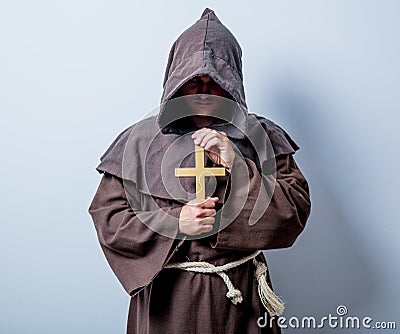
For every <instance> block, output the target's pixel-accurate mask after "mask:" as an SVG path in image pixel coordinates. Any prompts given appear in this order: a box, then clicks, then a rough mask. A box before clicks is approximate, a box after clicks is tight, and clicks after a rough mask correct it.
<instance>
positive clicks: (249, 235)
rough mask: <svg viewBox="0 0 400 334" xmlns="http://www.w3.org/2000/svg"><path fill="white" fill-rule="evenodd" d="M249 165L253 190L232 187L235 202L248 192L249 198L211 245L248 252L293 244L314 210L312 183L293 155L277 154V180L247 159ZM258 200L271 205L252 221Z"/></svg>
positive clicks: (246, 163)
mask: <svg viewBox="0 0 400 334" xmlns="http://www.w3.org/2000/svg"><path fill="white" fill-rule="evenodd" d="M245 165H247V168H248V175H249V177H250V182H249V186H248V189H249V190H248V191H247V193H246V192H245V191H244V190H243V188H244V187H239V188H238V190H237V191H232V190H231V191H230V192H229V197H230V196H233V198H232V203H234V204H233V205H235V203H238V202H240V199H241V198H243V196H246V195H247V200H246V201H245V204H244V206H243V208H241V209H240V213H239V214H238V216H237V217H236V218H235V219H234V220H233V221H232V222H231V223H229V224H228V225H227V226H226V227H225V228H223V229H222V230H220V231H219V232H218V234H217V235H215V236H214V237H213V238H212V239H211V246H212V247H214V248H224V249H233V250H246V251H252V250H259V249H274V248H285V247H290V246H291V245H292V244H293V243H294V241H295V240H296V238H297V237H298V235H299V234H300V233H301V232H302V230H303V229H304V226H305V224H306V221H307V219H308V216H309V214H310V209H311V202H310V196H309V188H308V184H307V181H306V179H305V178H304V176H303V174H302V173H301V171H300V170H299V168H298V167H297V165H296V162H295V160H294V158H293V155H292V154H284V155H279V156H277V157H276V182H272V181H271V178H270V177H268V176H266V175H264V174H262V173H260V172H259V171H258V169H257V167H256V165H255V163H254V162H253V161H251V160H250V159H247V158H246V159H245ZM233 168H235V164H234V166H233ZM228 187H229V182H228ZM272 192H273V193H272ZM268 193H269V194H270V195H268ZM271 193H272V197H271ZM245 198H246V197H245ZM269 199H271V201H270V202H269V203H268V201H269ZM257 201H262V202H261V203H262V205H263V203H265V206H267V205H268V207H267V208H266V210H265V208H264V210H263V211H264V213H263V214H262V215H261V217H260V218H259V219H258V220H257V221H256V222H255V223H253V224H249V219H250V216H251V215H252V212H253V209H254V207H255V206H256V204H257ZM258 204H259V203H258ZM231 209H234V208H228V210H229V211H234V210H231ZM223 214H224V211H223V212H222V215H223Z"/></svg>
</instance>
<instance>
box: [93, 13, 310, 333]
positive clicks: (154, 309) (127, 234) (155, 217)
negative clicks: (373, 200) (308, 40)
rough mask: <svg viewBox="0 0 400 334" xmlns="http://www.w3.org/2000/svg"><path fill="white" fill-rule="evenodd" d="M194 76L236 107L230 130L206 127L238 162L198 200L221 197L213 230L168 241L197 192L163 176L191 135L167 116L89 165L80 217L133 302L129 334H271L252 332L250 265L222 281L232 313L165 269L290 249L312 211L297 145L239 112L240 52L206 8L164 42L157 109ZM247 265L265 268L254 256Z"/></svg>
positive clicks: (209, 288) (197, 277)
mask: <svg viewBox="0 0 400 334" xmlns="http://www.w3.org/2000/svg"><path fill="white" fill-rule="evenodd" d="M196 75H208V76H210V77H211V78H213V79H214V81H216V82H217V83H218V84H220V86H221V87H223V88H224V89H225V90H226V91H227V92H228V93H229V95H230V96H231V97H232V100H233V101H234V102H235V103H237V104H238V105H239V108H237V109H235V112H237V115H235V118H234V121H233V122H232V124H215V125H212V126H211V127H213V128H215V129H217V130H220V131H224V132H226V133H227V135H228V137H229V138H230V140H231V142H232V143H233V144H234V146H235V150H236V151H237V157H238V158H235V162H234V165H233V167H232V171H231V173H230V174H229V173H228V175H227V176H225V177H218V178H216V181H215V184H214V186H213V187H211V185H213V184H212V181H208V184H207V187H206V189H211V190H209V191H211V192H210V193H208V194H207V195H217V196H218V197H219V198H220V201H219V204H218V209H219V214H218V217H217V219H216V223H215V229H214V231H213V232H211V233H209V234H205V235H203V236H202V238H199V239H191V238H188V237H185V236H183V235H181V234H180V233H179V231H178V218H179V214H180V210H181V208H182V206H183V205H184V203H186V202H187V201H189V200H191V199H192V198H193V196H194V193H195V190H194V178H180V179H179V178H175V177H165V173H164V168H165V170H166V171H167V173H168V171H170V170H172V171H173V168H174V167H179V166H180V167H186V166H193V165H194V154H193V153H191V154H188V155H187V156H186V157H185V158H184V159H181V157H179V154H180V153H179V152H181V151H183V152H190V147H189V146H188V145H189V144H190V143H188V142H185V141H183V143H182V144H181V146H179V147H178V150H176V151H174V152H175V154H168V158H166V152H168V149H169V148H171V147H172V145H173V143H175V142H176V139H177V138H181V137H182V134H183V133H185V131H189V132H190V131H192V130H193V129H186V128H176V127H174V126H172V125H171V123H169V122H168V121H167V122H165V119H168V117H169V114H168V113H169V112H170V111H169V109H168V107H165V108H164V107H162V108H160V113H159V115H158V116H157V117H150V118H148V119H146V120H143V121H141V122H139V123H137V124H135V125H134V126H131V127H129V128H128V129H126V130H125V131H123V132H122V133H121V134H120V135H119V136H118V137H117V138H116V140H115V141H114V142H113V143H112V144H111V146H110V147H109V149H108V150H107V151H106V152H105V153H104V154H103V156H102V157H101V163H100V164H99V166H98V167H97V170H98V171H99V172H100V173H103V174H104V175H103V177H102V179H101V182H100V185H99V188H98V190H97V192H96V194H95V197H94V199H93V201H92V203H91V205H90V208H89V212H90V214H91V216H92V218H93V222H94V225H95V227H96V231H97V234H98V238H99V242H100V245H101V247H102V250H103V252H104V254H105V256H106V258H107V260H108V262H109V264H110V266H111V268H112V270H113V271H114V273H115V275H116V276H117V278H118V279H119V281H120V282H121V284H122V285H123V287H124V288H125V290H126V291H127V293H129V295H130V296H131V303H130V308H129V316H128V325H127V333H130V334H133V333H166V334H169V333H171V334H175V333H176V334H180V333H204V334H207V333H210V334H211V333H250V334H251V333H280V330H279V328H278V326H277V324H276V323H275V322H273V327H272V328H270V327H269V326H267V327H265V328H259V326H258V325H257V319H258V318H259V317H261V316H264V314H265V309H264V308H263V306H262V304H261V302H260V299H259V296H258V294H257V285H256V280H255V278H254V266H253V264H252V262H251V261H250V262H248V263H245V264H243V265H241V266H239V267H237V268H234V269H232V270H230V271H229V272H227V274H228V276H229V277H230V279H231V281H232V283H233V285H234V286H235V287H236V288H237V289H239V290H240V291H241V292H242V294H243V302H242V303H241V304H237V305H234V304H232V303H231V302H230V300H229V299H228V298H227V297H226V296H225V294H226V292H227V287H226V286H225V284H224V282H223V281H222V279H221V278H220V277H219V276H218V275H215V274H200V273H190V272H186V271H182V270H179V269H163V266H164V265H165V264H166V263H171V262H182V261H207V262H210V263H212V264H214V265H222V264H226V263H228V262H231V261H234V260H238V259H241V258H242V257H244V256H246V255H248V254H250V253H251V252H253V251H255V250H258V249H274V248H283V247H289V246H291V245H292V244H293V242H294V241H295V240H296V238H297V236H298V235H299V234H300V233H301V231H302V230H303V229H304V226H305V224H306V221H307V218H308V216H309V212H310V199H309V192H308V185H307V182H306V180H305V178H304V176H303V175H302V173H301V172H300V170H299V168H298V167H297V165H296V163H295V161H294V158H293V154H294V153H295V151H297V150H298V146H297V145H296V144H295V143H294V141H293V140H292V139H291V138H290V137H289V136H288V135H287V133H286V132H285V131H284V130H283V129H281V128H280V127H279V126H277V125H276V124H274V123H273V122H272V121H270V120H268V119H265V118H263V117H260V116H257V115H254V114H248V113H247V111H246V109H245V108H246V102H245V97H244V89H243V83H242V72H241V50H240V46H239V44H238V43H237V41H236V39H235V38H234V37H233V35H232V34H231V33H230V32H229V30H227V29H226V28H225V27H224V26H223V25H222V24H221V22H220V21H219V20H218V18H217V17H216V16H215V14H214V12H213V11H210V10H209V9H206V10H205V11H204V13H203V15H202V17H201V18H200V20H198V21H197V22H196V23H195V24H194V25H193V26H191V27H190V28H188V29H187V30H186V31H185V32H184V33H183V34H182V35H181V36H180V37H179V38H178V39H177V41H176V42H175V43H174V45H173V47H172V49H171V52H170V57H169V60H168V65H167V70H166V74H165V80H164V93H163V97H162V103H164V104H165V103H168V101H170V99H172V98H174V97H176V95H177V93H178V92H179V88H180V87H181V86H182V85H183V84H184V83H185V82H186V81H187V80H189V79H190V78H192V77H194V76H196ZM236 116H237V117H236ZM160 130H161V131H160ZM249 138H252V139H253V140H255V141H256V144H254V142H252V141H251V140H249ZM263 142H265V145H260V143H263ZM191 145H193V142H191ZM239 155H240V156H241V158H239ZM206 163H207V165H208V166H212V165H213V164H212V162H211V161H210V160H209V159H207V160H206ZM168 175H169V174H167V176H168ZM165 179H167V180H165ZM170 180H171V181H170ZM166 181H167V182H166ZM168 182H171V183H170V184H169V183H168ZM178 183H179V184H178ZM178 185H180V187H178ZM171 188H173V192H172V193H171V191H170V190H171ZM175 188H179V189H180V190H177V191H176V192H174V191H175ZM243 198H244V200H245V201H244V202H243ZM238 203H243V205H242V204H240V205H239V204H238ZM260 203H261V204H260ZM268 203H269V205H268ZM254 212H256V213H259V215H258V216H257V214H256V215H255V216H256V218H254V217H253V216H252V215H254ZM252 219H253V220H254V219H255V221H254V222H252V223H251V224H250V222H251V221H252ZM257 260H259V261H262V262H265V258H264V256H263V255H259V256H258V257H257ZM268 280H269V277H268ZM269 283H270V282H269Z"/></svg>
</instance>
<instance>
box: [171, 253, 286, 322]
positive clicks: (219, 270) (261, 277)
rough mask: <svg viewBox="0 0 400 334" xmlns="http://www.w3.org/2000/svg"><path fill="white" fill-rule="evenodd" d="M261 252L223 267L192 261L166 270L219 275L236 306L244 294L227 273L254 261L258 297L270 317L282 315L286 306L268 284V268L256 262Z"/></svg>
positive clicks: (172, 265) (177, 264)
mask: <svg viewBox="0 0 400 334" xmlns="http://www.w3.org/2000/svg"><path fill="white" fill-rule="evenodd" d="M260 253H261V251H260V250H259V251H257V252H255V253H253V254H250V255H248V256H246V257H244V258H242V259H240V260H237V261H233V262H229V263H227V264H224V265H222V266H214V265H213V264H211V263H208V262H205V261H198V262H195V261H193V262H192V261H190V262H180V263H169V264H166V265H165V266H164V268H166V269H181V270H186V271H192V272H196V273H202V274H217V275H219V276H220V277H221V278H222V279H223V281H224V283H225V284H226V286H227V288H228V292H227V293H226V296H227V297H228V298H229V299H230V300H231V301H232V303H233V304H234V305H236V304H237V303H241V302H242V301H243V297H242V293H241V292H240V290H238V289H236V288H235V287H234V286H233V284H232V281H231V280H230V279H229V277H228V275H227V274H226V273H225V271H228V270H230V269H232V268H235V267H238V266H240V265H242V264H243V263H246V262H247V261H249V260H251V259H253V264H254V266H255V267H256V270H255V273H254V276H255V277H256V279H257V282H258V295H259V296H260V299H261V302H262V304H263V305H264V307H265V308H266V309H267V311H268V313H269V315H270V316H275V315H281V314H282V313H283V310H284V304H283V302H282V300H281V299H280V298H279V297H278V296H277V295H276V294H275V293H274V292H273V291H272V289H271V288H270V287H269V285H268V283H267V271H268V269H267V266H266V265H265V263H263V262H258V261H257V260H256V257H257V255H259V254H260Z"/></svg>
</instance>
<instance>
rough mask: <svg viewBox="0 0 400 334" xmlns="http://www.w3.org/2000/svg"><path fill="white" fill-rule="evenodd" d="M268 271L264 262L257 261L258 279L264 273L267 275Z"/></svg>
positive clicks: (256, 273)
mask: <svg viewBox="0 0 400 334" xmlns="http://www.w3.org/2000/svg"><path fill="white" fill-rule="evenodd" d="M267 271H268V268H267V266H266V265H265V263H263V262H257V265H256V272H255V273H254V276H256V278H257V280H259V279H260V278H261V276H262V275H266V274H267Z"/></svg>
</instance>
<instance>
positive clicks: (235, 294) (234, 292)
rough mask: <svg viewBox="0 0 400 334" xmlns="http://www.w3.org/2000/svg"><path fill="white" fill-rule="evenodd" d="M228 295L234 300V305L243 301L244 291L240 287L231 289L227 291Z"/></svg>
mask: <svg viewBox="0 0 400 334" xmlns="http://www.w3.org/2000/svg"><path fill="white" fill-rule="evenodd" d="M226 296H227V297H228V298H229V299H230V300H231V301H232V303H233V304H234V305H236V304H237V303H239V304H240V303H241V302H242V301H243V297H242V293H241V292H240V290H238V289H231V290H229V291H228V292H227V293H226Z"/></svg>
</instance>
